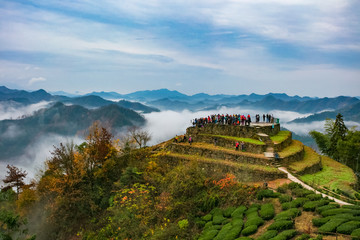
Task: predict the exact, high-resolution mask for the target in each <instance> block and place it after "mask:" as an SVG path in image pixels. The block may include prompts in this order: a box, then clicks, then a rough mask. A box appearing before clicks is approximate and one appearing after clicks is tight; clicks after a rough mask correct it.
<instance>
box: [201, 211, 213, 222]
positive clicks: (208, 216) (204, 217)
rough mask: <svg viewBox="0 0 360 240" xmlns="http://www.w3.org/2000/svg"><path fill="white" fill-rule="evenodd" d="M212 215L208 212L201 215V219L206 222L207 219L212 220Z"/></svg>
mask: <svg viewBox="0 0 360 240" xmlns="http://www.w3.org/2000/svg"><path fill="white" fill-rule="evenodd" d="M212 217H213V216H212V215H211V214H210V213H209V214H207V215H205V216H203V217H202V220H204V221H206V222H208V221H211V220H212Z"/></svg>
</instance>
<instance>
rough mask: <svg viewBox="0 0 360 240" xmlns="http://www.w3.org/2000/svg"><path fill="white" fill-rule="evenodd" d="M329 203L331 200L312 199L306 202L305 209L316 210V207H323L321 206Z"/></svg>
mask: <svg viewBox="0 0 360 240" xmlns="http://www.w3.org/2000/svg"><path fill="white" fill-rule="evenodd" d="M327 204H329V201H328V200H325V199H322V200H318V201H310V202H306V203H304V205H303V209H304V211H308V212H309V211H311V212H314V211H315V208H317V207H321V206H324V205H327Z"/></svg>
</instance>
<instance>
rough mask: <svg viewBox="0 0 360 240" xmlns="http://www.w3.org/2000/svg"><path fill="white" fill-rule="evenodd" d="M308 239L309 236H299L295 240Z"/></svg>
mask: <svg viewBox="0 0 360 240" xmlns="http://www.w3.org/2000/svg"><path fill="white" fill-rule="evenodd" d="M309 238H310V235H309V234H306V233H304V234H301V235H300V236H299V237H297V238H296V239H295V240H308V239H309Z"/></svg>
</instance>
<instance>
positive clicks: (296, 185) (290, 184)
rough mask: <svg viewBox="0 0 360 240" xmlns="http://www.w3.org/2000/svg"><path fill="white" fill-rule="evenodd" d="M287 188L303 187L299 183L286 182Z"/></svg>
mask: <svg viewBox="0 0 360 240" xmlns="http://www.w3.org/2000/svg"><path fill="white" fill-rule="evenodd" d="M288 188H289V189H295V188H303V187H302V186H301V185H300V184H299V183H296V182H291V183H289V184H288Z"/></svg>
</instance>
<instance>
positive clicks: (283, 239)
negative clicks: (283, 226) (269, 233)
mask: <svg viewBox="0 0 360 240" xmlns="http://www.w3.org/2000/svg"><path fill="white" fill-rule="evenodd" d="M295 235H296V230H294V229H289V230H285V231H283V232H281V233H279V234H278V235H277V236H276V237H274V238H272V240H287V239H290V238H292V237H294V236H295Z"/></svg>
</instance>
